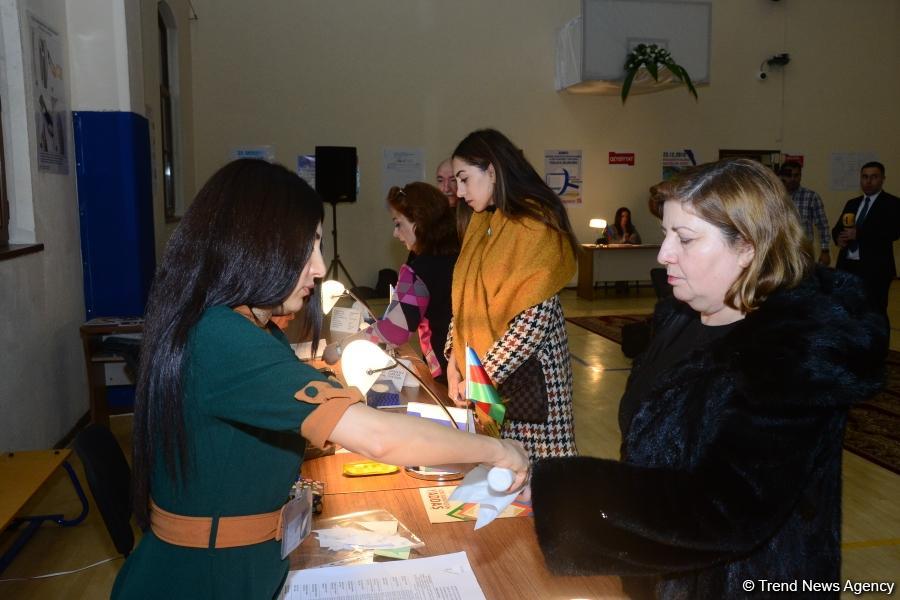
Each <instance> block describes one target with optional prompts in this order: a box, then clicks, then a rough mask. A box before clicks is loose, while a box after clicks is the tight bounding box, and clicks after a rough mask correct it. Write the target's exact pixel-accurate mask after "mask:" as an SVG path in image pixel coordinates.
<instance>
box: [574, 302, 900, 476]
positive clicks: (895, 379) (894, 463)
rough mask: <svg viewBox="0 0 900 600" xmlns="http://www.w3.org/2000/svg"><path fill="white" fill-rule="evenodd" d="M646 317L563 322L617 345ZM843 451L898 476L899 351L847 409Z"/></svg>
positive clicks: (580, 318)
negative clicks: (881, 383)
mask: <svg viewBox="0 0 900 600" xmlns="http://www.w3.org/2000/svg"><path fill="white" fill-rule="evenodd" d="M647 318H648V315H609V316H605V317H570V318H568V319H566V320H567V321H569V322H571V323H574V324H575V325H578V326H579V327H584V328H585V329H587V330H588V331H592V332H594V333H596V334H597V335H601V336H603V337H605V338H607V339H609V340H612V341H614V342H616V343H617V344H621V343H622V326H623V325H627V324H628V323H637V322H639V321H644V320H646V319H647ZM844 448H845V449H847V450H849V451H850V452H853V453H854V454H857V455H859V456H861V457H862V458H864V459H866V460H868V461H871V462H873V463H875V464H876V465H880V466H882V467H884V468H885V469H888V470H890V471H893V472H894V473H897V474H900V352H895V351H894V350H891V351H890V352H889V354H888V358H887V378H886V381H885V387H884V390H882V391H881V392H880V393H879V394H878V395H876V396H875V397H874V398H872V399H871V400H867V401H865V402H861V403H859V404H857V405H856V406H854V407H853V408H852V409H850V415H849V417H848V419H847V432H846V434H845V435H844Z"/></svg>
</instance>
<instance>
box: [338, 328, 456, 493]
mask: <svg viewBox="0 0 900 600" xmlns="http://www.w3.org/2000/svg"><path fill="white" fill-rule="evenodd" d="M395 367H401V368H403V370H405V371H406V372H407V373H409V374H410V375H412V376H413V378H415V379H416V381H418V382H419V385H420V386H421V387H422V388H423V389H424V390H425V391H426V392H427V393H428V395H429V396H430V397H431V399H432V400H433V401H434V403H435V404H437V405H438V406H439V407H441V410H443V411H444V414H445V415H447V418H448V419H450V424H451V425H452V426H453V427H454V428H456V429H457V430H458V429H459V424H458V423H457V422H456V419H454V418H453V415H452V414H450V411H449V410H448V409H447V406H446V405H445V404H444V402H443V401H442V400H441V399H440V398H439V397H438V395H437V394H435V393H434V392H433V391H432V390H431V388H430V387H429V386H428V385H426V384H425V382H424V381H422V378H421V377H419V375H418V373H416V372H415V371H413V370H412V369H410V368H409V367H408V366H406V365H405V364H404V363H403V362H401V361H398V360H396V359H395V358H394V357H392V356H390V355H389V354H388V353H387V352H385V351H384V350H382V349H381V348H380V347H379V346H378V345H377V344H374V343H372V342H370V341H369V340H353V341H352V342H350V343H349V344H347V346H346V347H345V348H344V351H343V353H342V354H341V371H342V372H343V374H344V381H346V382H347V385H348V386H354V387H356V388H358V389H359V391H360V392H362V394H363V395H364V396H365V394H366V392H368V391H369V388H371V387H372V384H374V383H375V380H376V379H378V376H379V375H380V374H381V372H382V371H387V370H389V369H393V368H395ZM406 473H407V475H409V476H410V477H416V478H418V479H428V480H432V481H451V480H454V479H462V478H463V476H464V475H465V474H464V473H460V472H458V471H446V470H431V469H425V470H423V469H422V468H421V467H406Z"/></svg>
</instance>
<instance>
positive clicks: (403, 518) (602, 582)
mask: <svg viewBox="0 0 900 600" xmlns="http://www.w3.org/2000/svg"><path fill="white" fill-rule="evenodd" d="M360 458H361V457H359V456H358V455H355V454H336V455H333V456H324V457H321V458H317V459H314V460H311V461H308V462H307V463H306V464H304V465H303V473H304V475H305V476H307V477H315V478H316V479H319V480H320V481H324V482H325V498H324V501H323V505H324V510H323V512H322V514H321V515H320V517H319V518H329V517H334V516H337V515H342V514H347V513H352V512H357V511H363V510H373V509H384V510H387V511H389V512H390V513H391V514H393V515H394V516H395V517H397V518H398V519H399V520H400V522H401V523H403V524H404V525H405V526H406V527H407V528H408V529H410V530H411V531H412V532H413V533H415V534H416V535H417V536H418V537H419V538H420V539H421V540H422V541H423V542H424V543H425V546H424V547H422V548H419V549H417V550H415V551H414V553H413V554H412V555H411V556H410V557H411V558H419V557H423V556H434V555H438V554H448V553H452V552H459V551H460V550H464V551H465V552H466V554H467V555H468V557H469V562H470V563H471V564H472V569H473V570H474V572H475V577H476V578H477V579H478V583H479V584H480V585H481V588H482V590H484V594H485V596H486V597H487V598H488V599H489V600H495V599H506V598H509V599H515V600H520V599H522V598H535V599H537V598H540V599H541V600H545V599H556V598H559V599H563V598H565V599H572V598H610V597H623V594H622V588H621V584H620V582H619V579H618V578H617V577H560V576H554V575H551V574H550V572H549V571H547V568H546V567H545V566H544V559H543V556H542V554H541V551H540V548H539V547H538V544H537V539H536V537H535V533H534V523H533V520H532V519H531V518H528V517H511V518H504V519H496V520H495V521H494V522H492V523H491V524H490V525H488V526H487V527H485V528H483V529H480V530H478V531H475V530H474V527H475V523H474V522H472V521H467V522H459V523H431V522H430V521H429V520H428V516H427V515H426V514H425V510H424V507H423V506H422V501H421V499H420V498H421V497H420V495H419V488H421V487H433V486H436V485H442V484H439V483H437V482H433V481H423V480H420V479H414V478H412V477H409V476H407V475H405V474H403V473H402V472H401V473H394V474H391V475H378V476H373V477H357V478H350V477H345V476H343V475H342V474H341V467H342V465H343V464H344V463H345V462H347V461H349V460H359V459H360ZM454 483H455V482H450V483H449V484H448V485H453V484H454ZM313 528H315V523H313ZM290 560H291V569H303V568H309V567H313V566H316V565H318V564H321V562H322V561H321V550H319V546H318V541H317V540H316V538H315V536H310V537H309V538H308V539H307V540H306V541H304V543H303V544H302V545H301V546H300V547H299V548H298V549H297V550H295V551H294V552H293V553H292V554H291V557H290Z"/></svg>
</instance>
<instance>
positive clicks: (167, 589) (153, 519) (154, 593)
mask: <svg viewBox="0 0 900 600" xmlns="http://www.w3.org/2000/svg"><path fill="white" fill-rule="evenodd" d="M444 203H445V204H446V201H444ZM322 216H323V208H322V201H321V199H320V198H319V197H318V196H317V195H316V193H315V192H314V191H313V190H312V188H310V187H309V186H308V185H307V184H306V183H305V182H304V181H303V180H302V179H300V178H299V177H298V176H297V175H296V173H293V172H291V171H289V170H288V169H285V168H284V167H282V166H280V165H274V164H270V163H267V162H265V161H260V160H239V161H235V162H232V163H230V164H228V165H226V166H225V167H223V168H222V169H220V170H219V171H218V172H217V173H216V174H215V175H213V177H212V178H211V179H210V180H209V181H208V182H207V183H206V185H204V186H203V189H202V190H200V192H199V194H198V195H197V198H196V199H195V200H194V202H193V203H192V204H191V206H190V208H189V209H188V210H187V212H186V213H185V215H184V218H183V219H182V220H181V222H180V224H179V226H178V228H177V229H176V230H175V232H174V233H173V234H172V237H171V239H170V240H169V243H168V244H167V246H166V251H165V254H164V256H163V259H162V262H161V264H160V267H159V271H158V272H157V273H156V278H155V279H154V282H153V288H152V290H151V292H150V298H149V300H148V303H147V313H146V318H145V327H144V337H143V343H142V348H141V365H140V369H139V373H138V384H137V390H136V398H135V411H134V460H133V465H134V481H135V490H134V509H135V513H136V515H137V517H138V521H139V523H140V525H141V526H142V527H146V526H148V525H149V529H147V530H146V533H145V534H144V536H143V538H142V539H141V542H140V544H139V545H138V547H137V548H136V549H135V551H134V552H133V553H131V555H129V557H128V559H127V560H126V561H125V564H124V565H123V566H122V569H121V571H120V572H119V574H118V577H117V578H116V582H115V585H114V588H113V591H112V597H113V598H115V599H119V598H191V599H198V598H217V599H221V598H241V599H244V598H273V597H276V596H278V597H280V594H279V592H280V591H281V584H282V582H283V581H284V579H285V577H286V575H287V570H288V561H287V560H286V559H282V558H281V544H280V542H279V541H277V540H280V539H281V530H280V529H279V523H281V509H282V508H283V506H284V505H285V502H286V501H287V499H288V494H289V491H290V489H291V485H292V484H293V483H294V481H295V480H296V479H297V476H298V475H299V473H300V463H301V462H302V460H303V453H304V448H305V447H306V444H307V441H308V442H309V443H310V444H312V445H315V446H320V447H323V446H325V445H330V444H332V443H335V444H340V445H342V446H344V447H346V448H347V449H349V450H352V451H354V452H358V453H360V454H363V455H365V456H368V457H370V458H373V459H375V460H377V461H382V462H387V463H391V464H399V465H403V464H428V465H434V464H447V463H456V462H464V463H479V462H488V463H490V464H496V465H499V466H505V467H509V468H512V469H513V470H515V471H516V473H517V479H516V482H515V483H514V485H518V486H521V485H522V484H523V483H524V481H525V477H526V475H527V472H528V459H527V456H526V454H525V452H524V450H523V449H522V447H521V445H519V444H516V443H515V442H512V441H508V440H495V439H492V438H488V437H486V436H482V435H471V434H466V433H463V432H459V431H456V430H453V429H450V428H448V427H442V426H440V425H437V424H435V423H432V422H429V421H427V420H425V419H419V418H415V417H409V416H406V415H400V414H391V413H387V412H383V411H378V410H376V409H373V408H369V407H367V406H366V405H365V403H363V402H360V401H361V400H362V396H361V394H360V393H359V391H358V390H356V389H353V388H349V389H347V388H342V387H341V386H340V384H339V383H338V382H336V381H333V380H329V379H327V378H326V377H325V376H324V375H322V374H321V373H320V372H319V371H317V370H315V369H313V368H312V367H311V366H309V365H307V364H305V363H302V362H300V361H299V360H298V359H297V357H296V356H295V355H294V352H293V350H291V347H290V345H289V344H288V341H287V338H285V336H284V335H283V334H282V333H281V331H280V330H279V329H278V328H277V327H275V326H274V325H273V324H272V323H271V317H272V316H273V315H284V314H286V313H293V312H297V311H300V310H301V309H304V308H305V310H304V311H303V313H301V315H305V316H306V317H307V318H309V319H311V320H312V323H311V328H312V329H313V330H314V333H315V334H316V335H315V336H314V338H313V339H318V329H319V321H320V320H321V312H320V310H319V305H318V293H317V291H316V287H317V286H316V280H317V279H319V278H321V277H322V276H323V275H324V273H325V264H324V262H323V260H322V253H321V240H322ZM304 438H305V439H304Z"/></svg>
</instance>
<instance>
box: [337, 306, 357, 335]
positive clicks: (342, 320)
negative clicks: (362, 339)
mask: <svg viewBox="0 0 900 600" xmlns="http://www.w3.org/2000/svg"><path fill="white" fill-rule="evenodd" d="M360 318H361V315H360V313H359V311H358V310H353V309H352V308H344V307H341V306H335V307H334V308H332V309H331V331H337V332H339V333H356V332H357V331H359V322H360Z"/></svg>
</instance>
